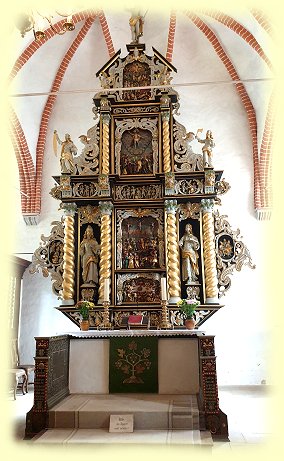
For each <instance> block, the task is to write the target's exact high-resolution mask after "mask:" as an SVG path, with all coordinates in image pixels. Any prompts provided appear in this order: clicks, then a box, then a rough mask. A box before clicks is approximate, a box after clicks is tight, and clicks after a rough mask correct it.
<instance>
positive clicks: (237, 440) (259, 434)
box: [9, 385, 273, 455]
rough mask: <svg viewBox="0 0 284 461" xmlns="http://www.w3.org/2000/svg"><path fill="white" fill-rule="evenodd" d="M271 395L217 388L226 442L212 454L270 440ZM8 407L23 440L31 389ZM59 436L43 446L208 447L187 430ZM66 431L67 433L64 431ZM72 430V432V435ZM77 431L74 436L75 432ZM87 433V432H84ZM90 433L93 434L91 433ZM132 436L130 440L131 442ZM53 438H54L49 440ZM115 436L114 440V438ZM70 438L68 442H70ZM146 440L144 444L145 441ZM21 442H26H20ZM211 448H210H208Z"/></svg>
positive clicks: (257, 388)
mask: <svg viewBox="0 0 284 461" xmlns="http://www.w3.org/2000/svg"><path fill="white" fill-rule="evenodd" d="M270 399H272V395H271V393H270V392H269V390H268V387H267V386H264V385H263V386H224V387H219V400H220V408H221V410H222V411H223V412H224V413H226V414H227V416H228V422H229V438H230V442H221V441H220V442H218V441H215V442H214V443H213V447H212V453H216V454H218V453H220V454H221V453H223V452H224V455H225V453H227V454H229V453H230V452H232V450H233V451H236V449H240V448H242V447H247V448H248V449H252V448H253V447H255V446H257V447H259V448H260V449H261V447H264V445H265V444H266V443H269V442H270V441H271V438H272V437H273V436H272V429H271V427H270V426H269V418H268V416H267V411H268V408H269V405H270ZM9 400H10V401H9V405H10V407H11V410H12V413H13V422H12V428H13V437H14V439H15V440H17V441H20V440H23V437H24V429H25V414H26V412H27V411H29V410H30V408H31V406H32V403H33V392H32V386H30V392H29V393H28V394H26V395H21V394H20V393H18V394H17V399H16V400H15V401H14V400H13V397H12V396H11V397H9ZM57 431H64V433H63V432H61V435H60V434H59V433H58V432H57V433H54V434H52V433H50V434H49V435H48V436H46V443H64V441H66V440H69V442H68V443H72V444H73V443H104V444H108V443H112V444H113V443H114V444H116V443H121V442H122V443H127V444H131V443H138V444H145V443H150V444H153V443H157V444H167V445H168V444H172V445H179V444H180V445H183V444H187V445H188V444H190V443H192V442H190V440H195V443H197V444H198V445H199V446H201V445H204V446H207V447H208V446H210V443H209V444H208V439H207V438H206V434H204V437H202V438H203V440H199V439H198V434H197V433H196V434H195V433H194V431H192V433H191V435H190V436H189V433H186V432H187V431H185V432H184V431H175V433H173V432H169V431H165V432H164V433H163V431H160V432H159V431H158V432H157V431H139V433H136V434H132V435H131V434H128V435H127V436H126V438H125V439H124V440H123V439H122V437H121V435H122V434H117V435H116V434H109V433H108V432H107V431H106V430H97V432H94V430H92V429H84V431H85V432H84V434H83V433H81V435H80V434H79V433H78V429H61V430H60V429H57ZM66 431H68V434H67V432H66ZM74 431H75V432H74ZM76 431H77V433H76ZM86 431H87V432H86ZM88 431H89V432H88ZM92 431H93V432H92ZM131 436H132V440H131ZM53 437H54V438H53ZM117 437H118V438H117ZM71 439H72V442H71ZM147 440H148V441H147ZM23 443H30V442H29V441H24V442H23ZM210 448H211V447H210Z"/></svg>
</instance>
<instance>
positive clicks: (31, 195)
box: [9, 106, 35, 212]
mask: <svg viewBox="0 0 284 461" xmlns="http://www.w3.org/2000/svg"><path fill="white" fill-rule="evenodd" d="M9 122H10V134H11V139H12V143H13V146H14V149H15V154H16V160H17V163H18V168H19V179H20V190H21V192H23V193H24V194H26V195H22V194H21V203H22V210H23V212H27V211H28V210H30V211H31V212H33V205H34V199H35V170H34V164H33V160H32V157H31V155H30V152H29V148H28V145H27V142H26V138H25V135H24V132H23V130H22V127H21V124H20V122H19V120H18V117H17V115H16V113H15V111H14V110H13V108H12V106H10V107H9Z"/></svg>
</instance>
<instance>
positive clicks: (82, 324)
mask: <svg viewBox="0 0 284 461" xmlns="http://www.w3.org/2000/svg"><path fill="white" fill-rule="evenodd" d="M89 328H90V322H89V320H81V321H80V329H81V330H82V331H88V329H89Z"/></svg>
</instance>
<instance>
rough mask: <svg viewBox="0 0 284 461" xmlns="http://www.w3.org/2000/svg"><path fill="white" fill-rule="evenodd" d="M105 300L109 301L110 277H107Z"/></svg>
mask: <svg viewBox="0 0 284 461" xmlns="http://www.w3.org/2000/svg"><path fill="white" fill-rule="evenodd" d="M104 301H109V279H105V284H104Z"/></svg>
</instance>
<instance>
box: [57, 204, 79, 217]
mask: <svg viewBox="0 0 284 461" xmlns="http://www.w3.org/2000/svg"><path fill="white" fill-rule="evenodd" d="M60 209H62V210H63V211H64V216H74V215H75V213H76V211H77V205H76V203H74V202H70V203H61V205H60Z"/></svg>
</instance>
